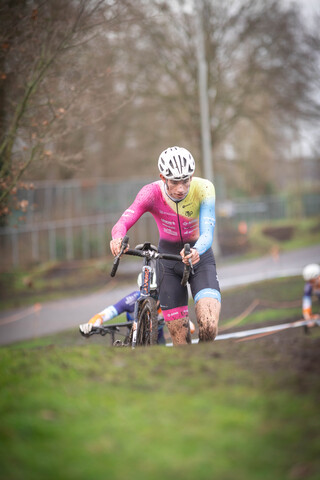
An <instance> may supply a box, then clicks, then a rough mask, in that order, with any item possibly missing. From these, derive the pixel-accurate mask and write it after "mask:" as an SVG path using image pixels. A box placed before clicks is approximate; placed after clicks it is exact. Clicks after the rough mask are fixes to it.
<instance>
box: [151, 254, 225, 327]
mask: <svg viewBox="0 0 320 480" xmlns="http://www.w3.org/2000/svg"><path fill="white" fill-rule="evenodd" d="M166 251H167V250H166ZM172 253H173V252H172ZM193 269H194V273H191V272H190V277H189V284H190V288H191V292H192V296H193V298H194V299H195V301H196V300H197V295H198V294H199V292H200V294H199V295H200V298H202V296H209V297H210V296H211V297H213V298H216V299H218V300H219V301H220V300H221V297H220V286H219V280H218V278H217V272H216V262H215V258H214V255H213V251H212V249H211V248H210V249H209V250H207V251H206V252H205V253H203V254H202V255H201V256H200V261H199V262H198V263H196V264H195V265H194V266H193ZM183 270H184V263H182V262H175V261H172V260H163V259H161V260H159V261H158V262H157V280H158V287H159V298H160V306H161V309H162V310H163V312H164V315H165V311H166V310H174V309H176V308H178V307H187V306H188V288H187V287H183V286H182V285H181V279H182V276H183ZM206 291H207V292H208V295H207V294H204V295H202V292H204V293H205V292H206ZM199 295H198V296H199ZM178 318H179V316H178ZM165 319H166V320H174V318H169V319H167V318H166V315H165Z"/></svg>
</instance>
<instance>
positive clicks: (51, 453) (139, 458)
mask: <svg viewBox="0 0 320 480" xmlns="http://www.w3.org/2000/svg"><path fill="white" fill-rule="evenodd" d="M315 341H317V339H315V338H313V336H304V337H302V336H301V335H300V337H298V340H297V341H295V342H293V345H295V349H292V348H291V347H290V348H289V349H287V350H285V349H284V348H282V347H281V346H280V345H279V344H278V343H277V342H273V341H271V342H269V343H266V341H265V340H262V341H260V343H258V342H248V343H245V344H240V343H233V342H232V343H231V342H216V343H214V344H210V345H196V346H192V347H181V348H175V349H172V348H171V349H170V348H164V347H152V348H149V349H137V350H135V351H132V350H130V349H112V348H105V346H103V345H92V344H90V342H87V343H86V344H85V345H78V346H76V345H73V346H72V345H68V346H57V345H54V344H51V345H49V346H42V347H40V346H38V347H31V346H30V345H29V347H28V346H27V345H26V344H24V345H20V346H16V347H6V348H1V349H0V392H1V393H0V414H1V419H2V420H1V424H0V459H1V471H0V478H1V479H6V480H20V479H21V480H22V479H23V480H25V479H27V480H28V479H32V480H38V479H39V480H42V479H43V478H46V479H47V480H51V479H54V480H56V479H63V480H69V479H70V480H73V479H74V480H82V479H86V480H88V479H95V480H100V479H101V480H102V479H103V480H105V479H115V480H117V479H119V480H122V479H124V478H131V479H133V480H135V479H139V480H141V479H151V478H152V479H159V480H160V479H163V478H167V479H175V480H176V479H190V480H191V479H192V480H193V479H195V478H198V479H212V478H219V479H222V480H228V479H230V480H233V479H235V478H236V479H237V480H242V479H243V480H244V479H245V480H248V479H249V480H250V479H252V480H257V479H261V480H264V479H265V480H269V479H270V480H271V479H272V480H274V479H280V478H281V479H282V480H287V479H288V480H291V479H299V478H304V479H310V480H315V479H316V478H318V473H319V468H320V461H319V455H318V452H319V447H320V441H319V440H320V437H319V427H320V419H319V415H318V413H319V409H318V395H319V380H318V378H319V377H318V373H319V370H317V371H316V370H315V368H316V366H317V365H318V364H319V362H318V359H317V357H312V355H311V353H312V352H313V354H314V355H315V352H316V351H319V343H318V344H317V345H315ZM306 349H307V351H308V352H309V354H310V355H311V357H310V362H311V364H312V365H314V367H313V369H311V370H310V369H309V370H308V368H306V365H304V364H303V363H301V365H300V364H299V363H297V361H298V360H297V359H299V358H300V357H299V355H300V356H301V355H302V354H303V352H304V351H306ZM310 352H311V353H310ZM293 355H294V361H292V360H293ZM253 359H254V360H255V361H253Z"/></svg>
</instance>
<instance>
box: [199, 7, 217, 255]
mask: <svg viewBox="0 0 320 480" xmlns="http://www.w3.org/2000/svg"><path fill="white" fill-rule="evenodd" d="M195 10H196V32H197V60H198V83H199V100H200V115H201V141H202V157H203V173H204V176H205V178H207V179H208V180H210V181H211V182H213V166H212V156H211V128H210V112H209V101H208V66H207V60H206V51H205V41H204V34H203V24H202V10H203V1H202V0H198V1H197V0H196V1H195ZM213 245H214V253H215V254H216V255H220V246H219V242H218V235H217V227H216V228H215V230H214V241H213Z"/></svg>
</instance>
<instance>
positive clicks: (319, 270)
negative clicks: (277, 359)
mask: <svg viewBox="0 0 320 480" xmlns="http://www.w3.org/2000/svg"><path fill="white" fill-rule="evenodd" d="M302 275H303V278H304V280H305V281H306V282H309V281H310V280H312V279H313V278H317V277H319V275H320V266H319V265H318V264H317V263H310V264H309V265H307V266H305V267H304V269H303V272H302Z"/></svg>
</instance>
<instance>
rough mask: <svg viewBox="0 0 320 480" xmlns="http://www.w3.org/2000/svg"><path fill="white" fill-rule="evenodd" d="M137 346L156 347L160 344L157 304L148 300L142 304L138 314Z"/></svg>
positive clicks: (152, 300) (150, 299)
mask: <svg viewBox="0 0 320 480" xmlns="http://www.w3.org/2000/svg"><path fill="white" fill-rule="evenodd" d="M138 318H139V321H138V331H137V346H141V345H143V346H147V345H156V344H157V343H158V312H157V302H156V301H155V300H154V299H153V298H146V299H145V300H144V301H143V302H141V304H140V307H139V312H138Z"/></svg>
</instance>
